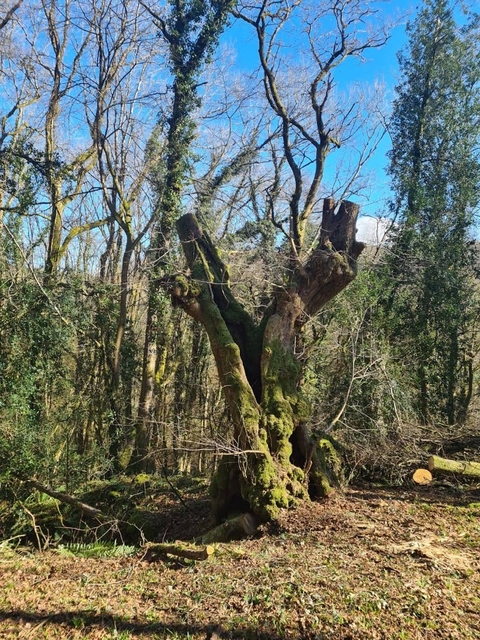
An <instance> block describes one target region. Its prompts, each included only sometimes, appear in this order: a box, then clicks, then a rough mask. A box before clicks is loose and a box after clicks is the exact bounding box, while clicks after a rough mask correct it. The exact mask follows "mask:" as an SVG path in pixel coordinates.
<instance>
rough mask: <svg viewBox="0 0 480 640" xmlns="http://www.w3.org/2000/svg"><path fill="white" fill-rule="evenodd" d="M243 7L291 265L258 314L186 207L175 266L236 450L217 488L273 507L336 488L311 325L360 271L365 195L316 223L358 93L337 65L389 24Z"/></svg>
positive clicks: (272, 5)
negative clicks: (343, 91) (319, 415)
mask: <svg viewBox="0 0 480 640" xmlns="http://www.w3.org/2000/svg"><path fill="white" fill-rule="evenodd" d="M234 14H235V16H236V17H237V18H238V19H241V20H243V21H245V22H246V23H248V24H249V25H250V26H251V28H252V29H253V32H254V34H255V36H256V39H257V44H258V52H259V69H260V74H261V81H262V85H263V90H264V96H265V99H266V101H267V104H268V107H269V109H270V114H271V116H270V118H271V119H270V130H274V129H277V128H279V130H280V135H279V142H278V143H276V142H275V143H273V144H272V146H271V155H270V159H271V163H272V166H273V169H274V171H273V180H272V182H271V184H270V185H269V188H267V192H266V197H265V204H264V205H263V206H264V208H265V211H266V212H268V216H269V218H270V222H271V224H273V226H274V227H275V228H276V229H277V230H278V232H279V233H280V237H283V239H284V243H283V245H282V246H283V247H284V248H285V252H284V254H283V256H284V259H283V269H282V273H281V276H280V277H279V278H278V279H277V283H276V285H275V286H274V287H273V289H272V290H271V297H270V303H269V304H268V306H267V307H266V309H265V311H264V313H263V316H262V317H261V319H260V320H257V319H256V318H255V317H254V316H252V314H251V313H249V312H248V310H247V309H246V307H245V306H244V305H243V304H242V303H240V302H239V300H238V299H237V298H236V296H235V293H234V289H233V287H232V285H231V282H230V278H229V270H228V268H227V265H226V264H225V262H224V261H223V259H222V258H221V256H220V254H219V252H218V250H217V248H216V246H215V244H214V242H213V241H212V239H211V237H210V236H209V235H208V234H207V233H206V232H205V231H203V230H202V229H201V227H200V224H199V222H198V220H197V218H196V217H195V216H194V215H192V214H191V213H188V214H186V215H184V216H182V217H180V218H179V219H178V221H177V229H178V233H179V236H180V239H181V241H182V244H183V249H184V252H185V256H186V260H187V263H188V267H189V274H187V275H182V276H178V277H174V278H172V279H171V280H170V293H171V295H172V297H173V299H174V301H175V303H176V304H178V305H180V306H181V307H182V308H183V309H185V311H186V312H187V313H188V314H190V315H191V316H192V317H193V318H195V319H196V320H197V321H199V322H201V323H202V324H203V326H204V327H205V329H206V331H207V333H208V336H209V340H210V344H211V348H212V351H213V354H214V356H215V360H216V365H217V369H218V374H219V378H220V382H221V385H222V387H223V390H224V394H225V397H226V400H227V404H228V406H229V409H230V414H231V417H232V421H233V424H234V440H235V442H236V445H237V447H238V455H237V456H236V457H233V458H226V459H224V460H223V461H222V463H221V465H220V467H219V469H218V472H217V476H216V478H215V480H214V484H213V489H212V490H213V493H214V495H215V508H216V513H217V516H219V517H222V516H224V515H225V514H226V513H228V512H229V511H230V510H231V509H232V508H238V507H239V506H240V505H244V506H245V507H247V508H250V509H252V510H253V511H254V512H255V513H256V514H257V515H258V516H259V517H260V518H262V519H268V518H271V517H275V515H276V514H277V512H278V509H279V508H281V507H286V506H288V505H290V504H291V503H292V502H295V500H296V499H297V498H299V497H305V496H307V495H308V494H310V495H312V496H318V495H324V494H326V493H328V492H329V491H330V486H329V483H328V469H327V467H328V464H325V463H328V461H329V458H330V457H331V455H333V453H332V450H331V443H329V442H327V441H325V440H322V441H320V442H317V441H315V440H311V439H310V436H309V433H308V428H307V424H308V418H309V408H308V406H307V403H306V401H305V399H304V398H303V396H302V392H301V381H302V375H303V364H304V363H303V362H302V357H301V355H302V353H303V349H302V331H303V327H304V326H305V324H306V323H307V321H308V320H309V319H310V318H311V317H313V316H315V314H317V313H318V311H319V310H320V309H321V308H322V306H324V305H325V304H326V303H327V302H328V301H329V300H331V299H332V298H333V297H334V296H335V295H337V294H338V293H339V292H340V291H341V290H342V289H343V288H345V287H346V286H347V285H348V284H349V283H350V282H351V281H352V280H353V279H354V278H355V275H356V268H357V266H356V265H357V259H358V256H359V255H360V253H361V251H362V249H363V245H362V244H361V243H359V242H357V241H356V240H355V225H356V219H357V214H358V206H357V205H356V204H354V203H353V202H349V201H343V202H337V201H335V200H334V199H333V198H332V197H326V198H324V199H323V210H322V217H321V225H320V230H319V234H318V241H317V243H316V245H315V247H314V248H313V250H312V249H311V247H310V246H309V243H308V242H307V231H308V225H309V222H310V220H311V219H312V217H313V214H314V212H315V211H316V210H317V209H318V207H319V206H321V204H320V203H321V198H322V196H325V195H327V194H325V192H323V193H322V186H323V179H324V174H325V166H326V160H327V157H328V156H329V154H330V153H331V152H332V151H334V150H336V149H338V148H339V147H341V145H342V144H343V142H344V140H346V139H348V138H349V137H351V136H352V135H354V131H355V129H356V128H357V126H358V124H357V122H358V121H357V118H358V111H357V108H356V104H355V103H354V102H350V103H347V104H341V103H340V102H339V100H338V93H337V92H336V91H335V81H334V73H335V70H336V69H337V67H339V65H340V64H341V63H345V62H346V61H348V59H349V58H351V57H358V56H361V55H362V54H363V53H364V52H365V51H366V50H368V49H370V48H372V47H379V46H381V45H382V44H383V43H384V42H385V41H386V37H387V36H386V28H385V27H384V25H383V23H379V21H378V18H377V17H376V15H375V11H374V8H373V5H372V4H370V3H364V2H359V1H356V0H352V1H351V2H325V3H322V4H321V5H320V6H319V5H318V3H309V2H295V3H293V4H292V3H287V2H283V1H282V2H267V1H265V2H263V3H261V4H259V5H257V4H250V5H249V4H243V5H242V4H240V5H239V7H238V8H237V10H236V11H235V12H234ZM378 24H380V28H375V25H378ZM282 34H286V35H285V38H284V39H283V40H282ZM293 43H295V46H298V49H297V51H298V52H299V51H302V55H300V53H298V54H297V55H298V58H299V62H298V63H297V62H296V61H295V60H294V59H293V57H292V56H289V55H288V52H289V49H290V48H291V47H292V46H293ZM286 171H288V173H287V174H286V173H285V172H286ZM216 187H217V184H216V183H215V181H213V182H212V189H213V190H215V189H216ZM253 202H254V200H253V199H252V200H251V201H250V202H249V204H248V205H247V206H250V207H252V206H253ZM257 204H258V201H257Z"/></svg>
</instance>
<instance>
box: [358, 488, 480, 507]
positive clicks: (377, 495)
mask: <svg viewBox="0 0 480 640" xmlns="http://www.w3.org/2000/svg"><path fill="white" fill-rule="evenodd" d="M346 497H347V499H348V498H349V497H350V498H353V499H355V500H360V501H365V502H371V501H375V500H399V501H401V502H411V503H418V502H424V503H426V504H432V505H434V504H435V505H452V506H456V507H463V506H468V505H469V504H471V503H472V502H476V501H479V500H480V486H473V487H472V486H462V485H454V484H445V485H438V484H437V485H425V486H422V485H418V486H417V487H415V488H409V487H377V486H357V487H353V486H352V487H349V489H348V491H347V494H346Z"/></svg>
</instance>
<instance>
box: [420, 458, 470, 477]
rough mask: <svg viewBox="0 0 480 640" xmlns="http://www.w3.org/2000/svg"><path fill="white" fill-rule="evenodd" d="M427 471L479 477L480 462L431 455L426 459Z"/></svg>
mask: <svg viewBox="0 0 480 640" xmlns="http://www.w3.org/2000/svg"><path fill="white" fill-rule="evenodd" d="M428 470H429V471H441V472H443V473H459V474H460V475H464V476H474V477H477V478H478V477H480V462H466V461H456V460H447V459H446V458H440V457H439V456H431V457H430V458H429V460H428Z"/></svg>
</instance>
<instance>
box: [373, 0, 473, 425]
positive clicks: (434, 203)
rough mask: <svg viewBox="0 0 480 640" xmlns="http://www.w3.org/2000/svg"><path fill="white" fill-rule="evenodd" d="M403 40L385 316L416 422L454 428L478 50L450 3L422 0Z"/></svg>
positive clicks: (467, 387) (461, 376)
mask: <svg viewBox="0 0 480 640" xmlns="http://www.w3.org/2000/svg"><path fill="white" fill-rule="evenodd" d="M407 32H408V35H409V38H410V40H409V45H408V47H407V50H406V52H405V53H402V54H400V56H399V61H400V69H401V73H402V76H401V83H400V84H399V86H398V87H397V97H396V100H395V102H394V109H393V117H392V121H391V124H390V130H391V135H392V152H391V154H390V175H391V178H392V184H393V189H394V193H395V199H394V202H393V207H394V210H395V213H396V216H397V217H396V228H395V229H394V231H393V233H392V236H391V243H390V245H389V247H388V257H387V260H386V269H385V272H384V278H385V280H384V282H385V289H386V292H387V294H386V296H385V299H384V308H385V310H386V313H387V315H388V317H389V320H388V323H389V330H390V331H391V338H392V344H393V349H394V357H396V358H398V359H399V360H400V361H401V363H402V366H403V367H404V370H405V372H406V375H409V376H410V383H411V385H412V386H413V387H414V388H416V389H417V394H416V395H417V401H416V410H417V414H418V416H419V418H420V419H421V420H422V421H425V422H432V421H433V422H435V421H440V422H447V423H448V424H454V423H456V422H464V421H465V419H466V412H467V409H468V405H469V402H470V400H471V395H472V393H471V389H472V384H473V381H472V368H471V366H470V362H469V361H471V357H472V356H471V353H472V351H473V349H474V338H475V336H474V335H473V334H472V327H473V321H474V318H475V315H476V313H477V311H478V304H477V301H476V295H475V292H476V287H475V277H476V271H477V269H476V261H477V256H476V250H475V243H474V236H473V232H474V222H475V220H474V216H475V213H476V210H477V207H478V204H479V200H480V192H479V186H480V163H479V157H478V140H479V133H480V91H479V89H480V58H479V47H478V40H476V39H475V38H474V30H473V26H472V25H467V26H465V27H464V28H460V27H458V26H457V24H456V23H455V20H454V15H453V4H452V3H450V2H448V1H447V0H427V1H426V2H425V4H424V7H423V9H422V10H421V11H420V13H419V14H418V17H417V18H416V20H415V21H414V22H412V23H410V24H409V25H408V29H407Z"/></svg>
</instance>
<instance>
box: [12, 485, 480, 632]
mask: <svg viewBox="0 0 480 640" xmlns="http://www.w3.org/2000/svg"><path fill="white" fill-rule="evenodd" d="M149 499H151V496H150V498H149ZM204 499H205V496H204V494H199V493H198V492H196V493H195V495H194V496H192V497H191V500H192V501H193V502H189V500H190V498H186V499H185V505H183V507H182V508H183V518H184V528H185V529H188V526H187V521H188V519H189V518H190V517H191V514H192V513H193V512H192V511H190V509H189V508H187V507H191V508H193V507H195V505H197V502H196V501H200V502H201V503H202V504H203V502H202V501H203V500H204ZM475 501H477V504H475ZM159 506H160V505H159V504H157V505H156V508H159ZM163 506H164V508H165V510H166V511H168V509H167V505H166V504H164V505H163ZM170 506H171V507H172V508H173V507H175V508H176V505H174V504H173V503H172V505H170ZM175 514H177V512H176V511H175ZM177 515H178V514H177ZM177 515H176V516H175V517H177ZM164 516H165V514H164ZM192 517H193V516H192ZM165 523H167V524H165V527H166V531H167V532H168V518H165ZM204 524H206V523H204ZM170 530H173V529H172V527H171V526H170ZM158 537H159V538H160V539H162V538H163V537H166V536H165V531H158ZM16 542H17V541H13V542H12V543H11V544H6V543H3V544H0V574H1V575H2V580H1V581H0V638H5V639H10V638H11V639H13V638H20V637H21V638H35V639H37V638H38V639H42V638H45V639H49V638H62V640H63V639H67V640H70V639H72V640H74V639H75V640H77V639H80V638H82V639H83V638H89V639H91V640H94V639H107V638H122V639H127V638H142V640H154V639H155V640H160V639H161V640H175V639H180V638H181V639H187V638H188V639H190V640H205V639H207V638H215V639H216V640H220V639H222V638H223V639H227V638H230V639H232V640H233V639H244V640H249V639H252V640H253V639H257V638H258V639H260V638H264V639H269V640H283V639H285V640H287V639H289V640H295V639H298V640H300V639H305V640H309V639H312V640H314V639H315V640H316V639H323V638H331V639H334V640H335V639H338V640H340V639H344V640H346V639H353V638H355V640H357V639H360V640H362V639H367V638H372V639H385V640H396V639H398V640H407V639H408V640H419V639H421V640H430V639H431V640H437V639H445V640H447V639H452V640H453V639H457V638H458V639H465V640H468V639H475V638H479V639H480V615H479V611H480V577H479V568H480V567H479V558H480V507H479V506H478V497H475V496H474V492H473V491H468V492H465V494H463V495H462V494H455V495H453V494H451V493H449V492H448V491H446V490H444V491H442V490H441V489H438V488H437V489H435V488H423V487H422V488H420V489H418V490H402V489H395V490H393V489H391V490H390V489H378V488H376V489H368V490H367V489H351V490H349V491H347V492H346V494H345V495H337V496H336V497H335V498H333V499H331V500H329V501H327V502H324V503H314V504H309V505H303V506H301V507H300V508H299V509H297V510H296V511H294V512H290V513H285V514H284V515H283V516H282V518H281V519H280V520H279V521H278V522H277V523H275V524H273V525H271V526H269V527H264V528H263V529H262V530H261V531H260V532H259V535H258V536H256V537H254V538H252V539H249V540H244V541H239V542H234V543H230V544H224V545H218V546H217V548H216V552H215V554H214V555H213V557H211V558H210V559H209V560H208V561H205V562H190V561H183V562H177V561H173V560H172V561H171V562H155V563H147V562H145V560H144V559H142V557H143V556H142V553H140V552H139V553H137V554H136V555H134V556H133V557H123V556H116V555H107V556H106V557H103V556H102V555H100V556H99V557H85V555H81V554H80V555H75V554H72V555H64V554H61V553H58V552H56V551H55V549H52V550H48V551H45V552H43V553H33V552H32V550H31V549H29V548H15V543H16ZM72 549H73V550H74V549H75V547H72Z"/></svg>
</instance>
